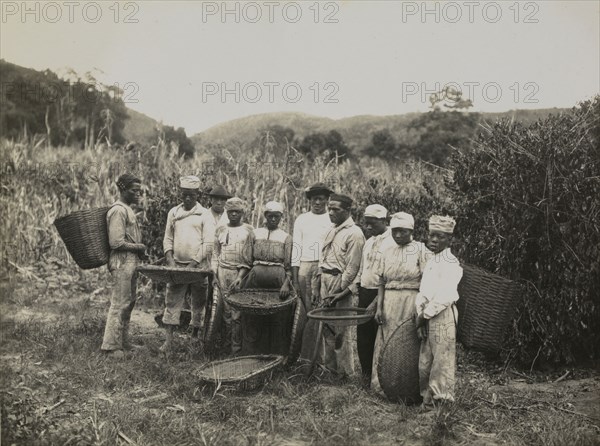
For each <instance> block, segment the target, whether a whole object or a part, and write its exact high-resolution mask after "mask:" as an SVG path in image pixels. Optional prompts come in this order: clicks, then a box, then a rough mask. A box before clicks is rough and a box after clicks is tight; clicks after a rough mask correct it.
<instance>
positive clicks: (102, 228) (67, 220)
mask: <svg viewBox="0 0 600 446" xmlns="http://www.w3.org/2000/svg"><path fill="white" fill-rule="evenodd" d="M109 209H110V207H102V208H98V209H86V210H83V211H77V212H73V213H72V214H69V215H66V216H64V217H60V218H57V219H56V220H55V221H54V226H56V229H57V230H58V233H59V234H60V237H61V238H62V240H63V242H65V245H66V247H67V251H69V254H71V257H73V259H74V260H75V262H76V263H77V265H79V267H80V268H82V269H92V268H98V267H99V266H102V265H106V264H107V263H108V256H109V254H110V246H109V244H108V227H107V226H108V225H107V223H106V214H107V212H108V210H109Z"/></svg>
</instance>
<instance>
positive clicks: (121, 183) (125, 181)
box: [117, 173, 142, 192]
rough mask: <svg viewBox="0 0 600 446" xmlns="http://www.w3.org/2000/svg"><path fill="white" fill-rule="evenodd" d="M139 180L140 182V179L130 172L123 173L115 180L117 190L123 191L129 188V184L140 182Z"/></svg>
mask: <svg viewBox="0 0 600 446" xmlns="http://www.w3.org/2000/svg"><path fill="white" fill-rule="evenodd" d="M141 182H142V180H140V179H139V178H138V177H136V176H134V175H132V174H130V173H124V174H123V175H121V176H120V177H119V179H118V180H117V187H118V188H119V190H120V191H121V192H123V191H125V190H127V189H129V186H131V185H132V184H133V183H141Z"/></svg>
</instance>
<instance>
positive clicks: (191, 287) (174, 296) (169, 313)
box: [161, 175, 208, 353]
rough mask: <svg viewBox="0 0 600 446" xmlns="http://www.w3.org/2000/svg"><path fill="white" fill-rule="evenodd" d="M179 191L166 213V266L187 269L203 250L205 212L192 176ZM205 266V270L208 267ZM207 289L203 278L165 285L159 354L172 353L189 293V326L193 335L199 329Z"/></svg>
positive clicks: (197, 183)
mask: <svg viewBox="0 0 600 446" xmlns="http://www.w3.org/2000/svg"><path fill="white" fill-rule="evenodd" d="M179 189H180V193H181V198H182V203H181V204H179V205H178V206H175V207H174V208H173V209H171V210H170V211H169V214H168V216H167V227H166V229H165V236H164V239H163V250H164V253H165V259H166V262H167V265H168V266H189V264H190V263H191V262H192V261H193V257H194V256H195V255H196V253H197V252H198V250H199V249H200V247H201V246H202V227H201V216H202V214H203V213H204V212H205V211H206V208H204V207H203V206H202V205H201V204H200V203H198V196H199V189H200V179H199V178H198V177H196V176H193V175H190V176H186V177H182V178H180V179H179ZM204 266H205V268H208V264H206V265H204ZM207 285H208V283H207V280H206V277H204V278H203V279H202V280H200V281H199V282H196V283H191V284H183V285H178V284H174V283H169V284H167V295H166V298H165V311H164V314H163V324H165V326H166V332H167V339H166V340H165V343H164V344H163V346H162V347H161V351H162V352H164V353H169V352H170V350H171V346H172V342H173V331H174V328H175V326H176V325H179V323H180V321H179V319H180V316H181V310H183V308H184V305H185V297H186V294H187V293H188V292H189V293H190V303H191V305H190V306H191V309H192V321H191V325H192V327H193V329H194V330H195V331H196V332H197V331H198V329H199V328H200V327H201V326H202V323H203V317H204V305H205V303H206V289H207Z"/></svg>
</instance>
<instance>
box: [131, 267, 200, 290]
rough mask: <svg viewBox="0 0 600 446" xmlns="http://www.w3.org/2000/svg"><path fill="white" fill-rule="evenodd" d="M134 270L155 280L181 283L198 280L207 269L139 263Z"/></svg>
mask: <svg viewBox="0 0 600 446" xmlns="http://www.w3.org/2000/svg"><path fill="white" fill-rule="evenodd" d="M136 270H137V271H138V272H139V273H141V274H143V275H144V276H146V277H148V278H150V279H152V280H153V281H155V282H166V283H174V284H177V285H183V284H186V283H194V282H199V281H201V280H202V279H203V275H204V274H208V273H210V271H208V270H203V269H198V268H184V267H180V266H159V265H141V266H138V267H137V268H136Z"/></svg>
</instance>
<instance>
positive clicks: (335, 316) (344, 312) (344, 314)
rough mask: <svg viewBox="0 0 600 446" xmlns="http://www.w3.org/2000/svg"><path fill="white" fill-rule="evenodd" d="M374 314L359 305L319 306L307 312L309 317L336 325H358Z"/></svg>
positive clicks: (367, 320)
mask: <svg viewBox="0 0 600 446" xmlns="http://www.w3.org/2000/svg"><path fill="white" fill-rule="evenodd" d="M373 316H374V314H373V313H372V312H370V311H367V309H366V308H359V307H345V308H338V307H319V308H315V309H314V310H311V311H309V312H308V317H309V318H310V319H315V320H317V321H320V322H323V323H325V324H328V325H334V326H337V327H349V326H351V325H360V324H364V323H366V322H369V321H370V320H371V319H373Z"/></svg>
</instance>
